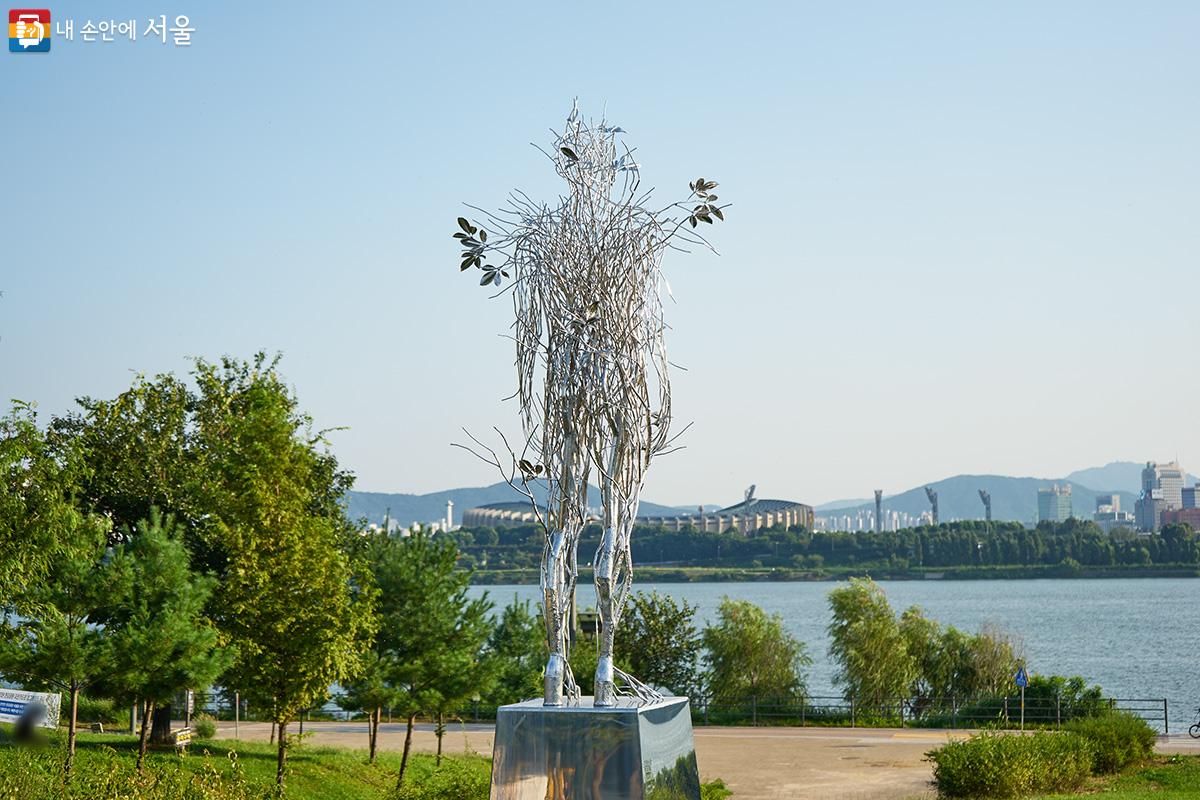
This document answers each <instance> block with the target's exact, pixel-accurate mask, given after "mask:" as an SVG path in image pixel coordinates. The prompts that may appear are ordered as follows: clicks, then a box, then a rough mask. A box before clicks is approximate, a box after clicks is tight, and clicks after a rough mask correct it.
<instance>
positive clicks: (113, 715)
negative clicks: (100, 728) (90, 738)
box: [62, 694, 129, 728]
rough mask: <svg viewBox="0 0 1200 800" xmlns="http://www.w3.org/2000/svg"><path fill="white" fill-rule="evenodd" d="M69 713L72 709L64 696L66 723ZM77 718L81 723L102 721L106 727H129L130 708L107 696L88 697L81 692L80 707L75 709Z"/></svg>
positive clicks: (63, 713) (63, 716) (63, 707)
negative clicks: (119, 704) (121, 705)
mask: <svg viewBox="0 0 1200 800" xmlns="http://www.w3.org/2000/svg"><path fill="white" fill-rule="evenodd" d="M68 714H70V709H69V707H68V706H67V703H66V697H65V696H64V698H63V705H62V721H63V722H64V723H65V722H66V720H67V715H68ZM75 719H76V721H77V722H78V723H79V724H80V725H87V724H90V723H92V722H102V723H104V725H105V726H106V727H107V726H109V725H112V726H118V727H122V728H127V727H129V708H128V707H124V708H122V707H120V706H118V705H117V704H116V702H115V701H113V700H110V699H108V698H107V697H88V696H87V695H82V694H81V695H80V696H79V708H78V709H76V711H75Z"/></svg>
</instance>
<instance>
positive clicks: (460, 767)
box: [393, 759, 492, 800]
mask: <svg viewBox="0 0 1200 800" xmlns="http://www.w3.org/2000/svg"><path fill="white" fill-rule="evenodd" d="M491 785H492V782H491V777H490V776H489V774H488V773H487V771H486V770H483V769H480V768H479V766H478V765H475V764H471V763H467V762H465V761H460V760H458V759H444V760H443V761H442V765H441V766H440V767H437V768H436V769H435V770H433V772H431V773H429V774H428V775H426V776H424V777H421V778H418V776H416V775H413V776H412V777H411V778H407V779H406V780H405V782H404V785H403V786H401V787H400V789H399V790H398V791H397V792H396V793H395V795H393V797H394V798H395V800H487V798H488V795H489V793H490V792H491Z"/></svg>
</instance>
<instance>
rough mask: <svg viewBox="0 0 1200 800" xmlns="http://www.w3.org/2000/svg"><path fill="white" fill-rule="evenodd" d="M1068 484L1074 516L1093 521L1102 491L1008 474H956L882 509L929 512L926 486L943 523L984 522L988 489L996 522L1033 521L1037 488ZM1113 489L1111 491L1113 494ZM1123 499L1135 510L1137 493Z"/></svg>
mask: <svg viewBox="0 0 1200 800" xmlns="http://www.w3.org/2000/svg"><path fill="white" fill-rule="evenodd" d="M1064 483H1065V484H1069V485H1070V487H1071V505H1072V507H1073V508H1074V510H1075V515H1076V516H1078V517H1081V518H1083V519H1090V518H1091V515H1092V512H1093V511H1094V510H1095V508H1096V495H1098V494H1101V492H1099V491H1097V490H1095V489H1091V488H1089V487H1087V486H1084V485H1083V484H1081V483H1076V482H1074V481H1068V480H1066V479H1064V478H1060V479H1058V480H1048V479H1046V478H1012V477H1009V476H1007V475H956V476H954V477H953V478H946V479H944V480H940V481H934V482H933V483H929V484H925V485H922V486H918V487H916V488H915V489H909V490H908V491H906V492H901V493H900V494H896V495H891V496H888V495H884V498H883V508H884V510H885V511H900V512H905V513H908V514H911V515H913V516H918V515H920V514H921V513H922V512H925V511H928V510H929V499H928V498H927V497H926V496H925V486H926V485H927V486H929V487H930V488H931V489H933V490H934V491H936V492H937V493H938V516H939V517H940V519H941V521H942V522H949V521H950V520H954V519H983V513H984V511H983V502H982V501H981V500H980V499H979V490H980V489H985V490H987V492H988V493H989V494H991V496H992V518H993V519H997V520H1016V521H1018V522H1031V521H1033V520H1036V519H1037V492H1038V489H1048V488H1050V487H1051V486H1053V485H1055V484H1058V485H1060V486H1061V485H1063V484H1064ZM1113 491H1114V490H1111V489H1110V490H1109V492H1108V493H1112V492H1113ZM1116 493H1117V494H1119V495H1120V496H1121V509H1122V510H1127V511H1133V503H1134V501H1135V500H1136V499H1137V494H1135V493H1134V492H1125V491H1120V490H1116ZM874 508H875V501H874V500H873V499H872V500H871V501H869V502H866V503H860V504H858V505H854V506H849V507H841V508H835V509H825V510H823V511H818V512H817V513H818V514H819V515H829V514H838V515H841V514H849V515H850V516H854V515H855V514H857V513H858V512H859V511H867V510H874Z"/></svg>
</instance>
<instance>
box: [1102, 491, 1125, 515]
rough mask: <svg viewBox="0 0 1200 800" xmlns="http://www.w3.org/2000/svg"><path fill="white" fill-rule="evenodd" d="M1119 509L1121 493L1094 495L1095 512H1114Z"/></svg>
mask: <svg viewBox="0 0 1200 800" xmlns="http://www.w3.org/2000/svg"><path fill="white" fill-rule="evenodd" d="M1120 510H1121V495H1119V494H1098V495H1096V513H1097V514H1100V513H1111V514H1115V513H1117V512H1119V511H1120Z"/></svg>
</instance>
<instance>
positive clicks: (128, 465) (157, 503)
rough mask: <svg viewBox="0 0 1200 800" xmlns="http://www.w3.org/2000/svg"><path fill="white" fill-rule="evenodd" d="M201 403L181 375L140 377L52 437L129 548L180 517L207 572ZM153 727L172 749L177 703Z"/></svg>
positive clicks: (82, 402) (83, 493) (82, 408)
mask: <svg viewBox="0 0 1200 800" xmlns="http://www.w3.org/2000/svg"><path fill="white" fill-rule="evenodd" d="M195 403H196V398H195V396H194V394H193V393H192V392H191V391H190V390H189V389H188V387H187V385H186V384H185V383H184V382H183V381H181V380H180V379H179V378H176V377H175V376H174V375H171V374H165V375H157V376H155V377H154V378H152V379H151V378H147V377H145V376H144V375H140V374H139V375H137V376H136V377H135V379H134V381H133V385H132V386H130V388H129V389H126V390H125V391H124V392H121V393H120V394H119V395H117V396H116V397H115V398H113V399H111V400H101V399H96V398H92V397H83V398H80V399H79V400H78V404H79V409H78V410H77V411H75V412H73V413H70V414H67V415H65V416H62V417H56V418H55V419H54V420H53V422H52V423H51V426H50V432H49V435H50V438H51V440H52V441H53V442H55V443H56V444H57V446H59V447H62V448H69V449H71V450H74V451H77V452H79V453H80V454H81V456H82V460H83V463H84V466H85V469H83V470H81V471H80V474H79V477H78V486H79V490H78V497H77V500H78V502H79V504H80V507H81V508H83V509H84V510H86V511H89V512H94V513H99V514H103V515H104V516H106V517H108V518H109V519H111V520H112V522H113V528H112V533H113V535H114V536H115V537H118V538H122V537H123V538H124V539H125V540H129V539H131V538H133V537H136V536H137V535H138V533H139V526H140V525H141V523H142V522H143V521H145V520H148V519H149V518H150V514H151V510H152V509H157V510H158V511H159V512H161V513H163V514H170V515H172V516H173V517H174V519H175V520H176V522H177V523H178V524H179V525H180V526H181V527H183V528H184V529H185V531H186V534H187V537H188V538H187V544H188V545H189V547H190V548H191V550H192V551H193V553H194V554H195V557H194V558H193V561H194V562H195V563H194V565H195V566H196V567H197V568H198V569H200V570H201V571H205V570H206V569H207V566H206V555H207V551H206V549H205V547H204V544H203V542H202V540H201V539H200V538H199V537H198V536H196V535H195V534H196V532H197V530H198V529H199V528H200V527H201V526H202V525H203V524H204V522H205V520H207V519H209V518H211V515H210V514H209V513H208V512H209V509H206V508H204V507H203V506H202V505H201V504H200V502H199V499H200V497H201V496H202V495H201V492H200V488H201V487H202V486H203V485H204V483H205V476H204V475H203V473H202V471H201V469H200V464H201V463H202V460H201V459H200V458H199V457H198V456H199V453H198V448H197V446H196V441H195V437H194V430H195V429H194V426H193V425H192V424H191V421H192V413H193V410H194V407H195ZM147 658H154V656H152V655H147ZM152 719H153V723H152V726H151V729H150V740H151V741H153V742H158V743H163V742H166V741H167V740H168V739H169V737H170V734H171V704H170V698H165V699H164V700H163V701H162V702H160V703H158V704H157V706H156V709H155V711H154V713H153V714H152Z"/></svg>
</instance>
